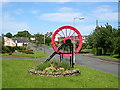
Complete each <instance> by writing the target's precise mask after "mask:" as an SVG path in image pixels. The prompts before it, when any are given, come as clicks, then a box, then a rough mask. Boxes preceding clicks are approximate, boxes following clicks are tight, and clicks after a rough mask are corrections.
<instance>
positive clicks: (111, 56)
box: [99, 54, 120, 59]
mask: <svg viewBox="0 0 120 90" xmlns="http://www.w3.org/2000/svg"><path fill="white" fill-rule="evenodd" d="M99 57H105V58H112V59H120V57H119V55H118V54H114V55H110V56H109V55H100V56H99Z"/></svg>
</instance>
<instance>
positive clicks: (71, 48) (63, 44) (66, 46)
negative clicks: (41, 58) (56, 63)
mask: <svg viewBox="0 0 120 90" xmlns="http://www.w3.org/2000/svg"><path fill="white" fill-rule="evenodd" d="M52 47H53V49H54V51H55V52H54V53H53V54H52V55H51V56H50V57H49V58H48V59H47V60H46V61H45V63H46V62H48V61H50V60H51V59H52V57H53V56H55V55H56V54H59V55H60V61H61V59H62V58H63V57H70V66H71V67H72V68H73V67H74V62H73V58H74V57H73V55H75V54H77V53H78V52H79V51H80V49H81V48H82V36H81V34H80V32H79V31H78V30H77V29H76V28H74V27H72V26H62V27H60V28H58V29H57V30H56V31H55V32H54V34H53V35H52Z"/></svg>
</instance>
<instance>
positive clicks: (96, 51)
mask: <svg viewBox="0 0 120 90" xmlns="http://www.w3.org/2000/svg"><path fill="white" fill-rule="evenodd" d="M92 53H93V54H94V55H102V48H93V49H92Z"/></svg>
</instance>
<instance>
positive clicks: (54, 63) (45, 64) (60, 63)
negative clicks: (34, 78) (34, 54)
mask: <svg viewBox="0 0 120 90" xmlns="http://www.w3.org/2000/svg"><path fill="white" fill-rule="evenodd" d="M51 64H53V66H54V67H57V66H61V67H62V68H64V69H70V65H69V63H68V62H65V61H62V62H57V61H54V62H51V61H50V62H47V63H41V64H40V65H38V66H37V68H36V70H44V69H45V68H48V67H50V66H51ZM52 70H53V68H52Z"/></svg>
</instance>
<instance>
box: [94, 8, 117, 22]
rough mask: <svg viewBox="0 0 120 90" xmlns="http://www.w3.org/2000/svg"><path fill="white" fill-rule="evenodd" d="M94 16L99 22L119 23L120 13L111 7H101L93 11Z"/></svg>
mask: <svg viewBox="0 0 120 90" xmlns="http://www.w3.org/2000/svg"><path fill="white" fill-rule="evenodd" d="M93 16H95V17H96V18H97V19H99V20H103V21H117V20H118V12H117V11H116V12H115V11H114V10H113V8H112V7H110V6H101V7H97V8H96V10H95V11H93Z"/></svg>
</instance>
